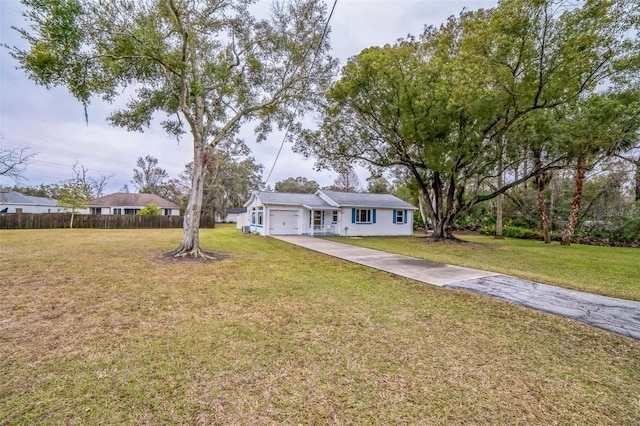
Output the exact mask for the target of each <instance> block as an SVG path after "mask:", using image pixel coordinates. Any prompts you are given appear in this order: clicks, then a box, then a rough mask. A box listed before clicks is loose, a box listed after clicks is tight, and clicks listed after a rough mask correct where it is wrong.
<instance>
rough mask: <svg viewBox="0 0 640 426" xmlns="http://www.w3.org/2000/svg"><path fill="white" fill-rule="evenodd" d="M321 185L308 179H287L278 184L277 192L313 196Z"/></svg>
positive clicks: (299, 177)
mask: <svg viewBox="0 0 640 426" xmlns="http://www.w3.org/2000/svg"><path fill="white" fill-rule="evenodd" d="M318 189H320V185H318V182H316V181H315V180H308V179H307V178H306V177H302V176H298V177H295V178H292V177H290V178H286V179H285V180H281V181H280V182H276V184H275V190H276V191H277V192H291V193H296V194H313V193H315V192H316V191H317V190H318Z"/></svg>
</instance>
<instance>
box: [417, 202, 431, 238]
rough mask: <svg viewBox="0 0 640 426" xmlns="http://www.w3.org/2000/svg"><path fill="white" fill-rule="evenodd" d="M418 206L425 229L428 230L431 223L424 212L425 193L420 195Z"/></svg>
mask: <svg viewBox="0 0 640 426" xmlns="http://www.w3.org/2000/svg"><path fill="white" fill-rule="evenodd" d="M418 207H419V210H420V217H422V223H423V224H424V230H425V231H426V230H427V229H428V228H429V224H428V223H427V216H426V215H425V214H424V194H422V193H420V194H419V195H418Z"/></svg>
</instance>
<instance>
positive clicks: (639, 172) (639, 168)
mask: <svg viewBox="0 0 640 426" xmlns="http://www.w3.org/2000/svg"><path fill="white" fill-rule="evenodd" d="M635 165H636V202H638V201H640V154H638V159H637V160H636V161H635Z"/></svg>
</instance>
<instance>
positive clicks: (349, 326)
mask: <svg viewBox="0 0 640 426" xmlns="http://www.w3.org/2000/svg"><path fill="white" fill-rule="evenodd" d="M180 232H181V231H180V230H179V229H175V230H173V229H169V230H167V229H165V230H111V231H106V230H69V229H61V230H31V231H0V241H1V242H2V244H1V245H0V247H1V248H0V255H1V256H2V262H0V276H1V277H2V279H1V280H0V294H1V297H0V424H78V425H85V424H136V425H137V424H154V425H155V424H206V425H209V424H261V425H262V424H265V425H269V424H279V425H280V424H285V425H298V424H305V425H314V424H318V425H320V424H334V425H348V424H354V425H356V424H357V425H360V424H387V425H392V424H402V425H404V424H424V425H434V424H435V425H437V424H499V425H504V424H523V425H531V424H540V425H546V424H600V425H607V424H608V425H637V424H639V423H640V399H639V398H640V342H638V341H636V340H633V339H630V338H625V337H622V336H618V335H615V334H612V333H608V332H605V331H602V330H599V329H595V328H591V327H589V326H587V325H584V324H581V323H576V322H572V321H569V320H564V319H562V318H558V317H555V316H552V315H546V314H542V313H539V312H534V311H532V310H528V309H525V308H521V307H518V306H515V305H512V304H509V303H504V302H500V301H498V300H492V299H489V298H486V297H482V296H478V295H474V294H471V293H466V292H460V291H452V290H446V289H442V288H437V287H432V286H428V285H425V284H419V283H416V282H413V281H411V280H408V279H403V278H398V277H395V276H391V275H389V274H387V273H384V272H380V271H376V270H372V269H368V268H366V267H363V266H358V265H354V264H350V263H347V262H344V261H340V260H337V259H334V258H331V257H328V256H324V255H321V254H317V253H313V252H309V251H305V250H304V249H302V248H299V247H295V246H292V245H288V244H286V243H284V242H281V241H278V240H275V239H270V238H266V239H265V238H262V237H258V236H255V235H242V234H241V233H240V232H239V231H237V230H236V229H234V228H233V227H229V226H225V227H220V228H219V229H215V230H203V231H202V232H201V240H202V245H203V247H204V248H206V249H207V250H213V251H216V252H222V253H225V254H227V255H228V256H229V257H228V258H227V259H226V260H223V261H221V262H217V263H209V264H204V263H176V262H166V261H165V260H164V259H163V258H162V256H161V255H162V253H163V252H165V251H167V250H169V249H171V248H173V247H174V246H176V245H177V243H178V241H179V238H180ZM361 241H366V240H361ZM412 241H413V240H406V242H407V243H409V242H411V244H414V243H413V242H412ZM416 244H418V243H416ZM497 247H499V246H496V248H494V249H492V250H491V253H494V252H498V251H500V250H501V249H498V248H497ZM477 250H479V251H480V249H477Z"/></svg>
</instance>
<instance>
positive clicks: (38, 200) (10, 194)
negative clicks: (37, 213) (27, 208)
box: [0, 191, 58, 206]
mask: <svg viewBox="0 0 640 426" xmlns="http://www.w3.org/2000/svg"><path fill="white" fill-rule="evenodd" d="M0 203H3V204H31V205H39V206H55V205H57V204H58V202H57V201H56V200H54V199H53V198H46V197H33V196H31V195H24V194H21V193H19V192H15V191H2V192H0Z"/></svg>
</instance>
